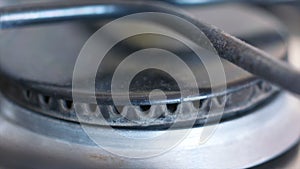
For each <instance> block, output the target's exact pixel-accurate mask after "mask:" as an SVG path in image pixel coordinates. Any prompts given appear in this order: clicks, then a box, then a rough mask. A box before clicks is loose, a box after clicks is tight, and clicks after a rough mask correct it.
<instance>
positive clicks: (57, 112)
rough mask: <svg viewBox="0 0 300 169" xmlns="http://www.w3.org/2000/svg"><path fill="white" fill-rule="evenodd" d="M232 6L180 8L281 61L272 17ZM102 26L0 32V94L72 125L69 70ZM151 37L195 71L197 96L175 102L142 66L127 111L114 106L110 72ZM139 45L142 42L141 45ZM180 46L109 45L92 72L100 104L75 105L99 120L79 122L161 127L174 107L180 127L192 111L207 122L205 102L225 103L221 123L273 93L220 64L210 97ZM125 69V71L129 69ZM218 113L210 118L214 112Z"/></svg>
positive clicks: (173, 91) (169, 86) (170, 89)
mask: <svg viewBox="0 0 300 169" xmlns="http://www.w3.org/2000/svg"><path fill="white" fill-rule="evenodd" d="M233 8H234V7H231V6H221V7H205V8H201V7H200V8H199V7H197V8H194V7H192V8H191V7H187V8H186V10H187V11H189V12H191V13H192V14H193V15H196V16H199V18H201V19H202V20H204V21H205V22H207V23H211V24H214V25H216V26H217V27H219V28H221V29H223V30H225V31H226V32H228V33H230V34H232V35H234V36H236V37H238V38H240V39H242V40H244V41H246V42H248V43H250V44H252V45H254V46H256V47H258V48H260V49H263V50H264V51H266V52H268V53H270V54H271V55H272V56H274V57H276V58H278V59H282V60H284V59H286V54H287V47H286V37H285V36H284V33H283V32H284V31H283V30H281V27H282V26H281V25H280V24H278V22H277V20H275V19H273V18H272V17H270V15H268V14H266V13H263V12H261V11H259V10H257V9H254V8H248V7H241V8H239V9H235V8H234V10H233ZM253 11H256V12H253ZM234 16H239V17H234ZM219 18H222V20H220V19H219ZM233 22H235V23H240V26H239V27H235V26H232V25H233V24H231V23H233ZM249 23H251V24H249ZM101 24H103V23H95V22H93V23H91V22H84V23H82V22H81V23H61V24H56V25H43V26H35V27H27V28H22V29H14V30H5V31H4V32H3V34H4V35H3V36H5V37H8V38H9V40H7V41H5V42H2V45H1V48H0V50H1V56H2V57H1V58H0V59H1V61H0V70H1V91H2V92H3V94H4V95H5V97H7V98H9V99H10V100H11V101H13V102H15V103H16V104H18V105H20V106H22V107H25V108H27V109H30V110H32V111H35V112H37V113H42V114H45V115H48V116H51V117H55V118H59V119H64V120H69V121H74V122H77V121H78V119H77V117H76V113H75V110H74V103H73V100H72V75H73V70H74V65H75V62H76V59H77V56H78V54H79V52H80V49H81V48H82V46H83V45H84V43H85V42H86V41H87V39H88V38H89V37H90V36H91V35H92V34H93V33H94V32H95V31H96V30H97V29H98V28H100V26H99V25H101ZM3 39H4V38H3ZM153 40H156V42H158V43H156V44H155V45H157V46H161V45H163V46H165V47H166V48H168V49H170V50H171V51H175V52H177V53H179V54H181V55H182V57H183V58H185V60H186V62H187V64H189V65H190V66H191V69H197V70H198V73H199V74H198V76H199V77H201V78H199V79H201V82H200V84H201V85H200V88H199V89H197V90H199V91H200V95H199V96H194V97H192V98H189V101H182V100H183V99H182V96H181V95H180V91H179V87H178V85H177V84H176V82H175V81H174V79H173V78H172V77H171V76H170V75H169V74H167V73H165V72H163V71H159V70H156V69H147V70H145V71H142V72H140V73H138V74H137V75H136V76H135V78H134V79H133V81H132V82H131V85H130V99H131V101H132V103H133V105H134V106H129V105H114V104H113V103H112V100H111V96H110V92H111V88H110V84H111V80H112V75H113V73H114V70H115V68H116V67H117V65H118V63H120V62H121V61H122V58H124V57H126V56H127V55H128V54H130V53H132V52H134V51H137V50H140V49H143V48H147V47H153V45H154V44H153V43H152V41H153ZM140 42H143V43H142V44H143V45H141V43H140ZM159 42H160V43H159ZM166 42H169V43H166ZM165 44H168V45H165ZM155 45H154V46H155ZM181 45H182V44H180V43H178V42H174V41H172V39H168V38H167V37H161V36H160V37H156V36H155V35H144V36H134V37H131V38H128V39H127V40H124V41H122V42H121V43H119V44H118V45H116V46H115V47H114V50H113V51H114V52H111V53H109V55H110V57H108V59H106V60H105V63H103V64H101V66H104V69H101V70H102V71H101V72H98V74H97V77H96V81H95V86H96V95H97V99H98V101H99V105H98V106H97V105H96V104H92V103H89V102H83V103H80V105H79V106H81V107H82V108H83V110H84V111H87V112H95V111H96V110H97V109H100V110H101V113H103V116H104V118H105V119H98V118H91V117H90V115H88V117H86V119H84V120H83V122H85V123H90V124H100V125H104V124H105V123H103V120H105V121H106V122H108V124H109V125H111V126H115V127H133V128H139V127H147V128H149V127H150V128H151V127H154V128H157V127H158V128H160V127H166V126H168V125H171V124H172V123H173V122H174V121H173V120H174V116H175V115H176V111H177V110H178V109H179V107H180V108H183V110H184V112H185V113H186V116H184V117H183V118H182V119H180V121H181V122H183V123H184V122H187V121H190V120H194V119H191V117H192V116H190V115H191V114H195V113H196V114H197V119H196V125H201V124H203V123H204V121H205V120H206V119H207V113H206V112H207V111H208V110H209V109H210V107H211V105H214V106H216V107H218V106H225V107H224V114H223V119H232V118H235V117H238V116H239V115H241V114H245V113H247V112H249V110H250V109H252V108H254V107H255V106H257V105H260V104H262V103H264V102H265V101H266V100H268V99H269V98H271V97H272V96H274V94H275V93H277V92H278V89H277V88H276V87H275V86H273V85H271V84H270V83H268V82H266V81H263V80H261V79H259V78H257V77H254V76H252V75H251V74H249V73H248V72H245V71H243V70H242V69H240V68H238V67H236V66H234V65H233V64H231V63H229V62H228V61H225V60H222V63H223V65H224V70H225V74H226V80H227V84H226V85H227V90H226V91H225V92H224V91H222V92H220V93H217V94H214V95H212V94H211V89H210V84H209V78H208V75H207V72H206V70H205V68H204V66H203V65H202V64H201V63H199V62H197V61H195V60H193V59H189V58H190V55H192V54H191V53H190V52H189V51H187V50H185V49H184V48H182V46H181ZM12 46H14V47H13V48H12ZM16 48H17V50H16ZM168 64H172V63H168ZM131 66H134V65H131ZM212 66H214V65H212ZM128 68H129V69H128V73H130V71H131V69H130V66H129V67H128ZM182 81H183V82H184V84H185V87H186V88H187V89H189V87H190V86H189V85H190V82H189V81H185V79H184V76H183V79H182ZM154 89H160V90H162V91H163V92H164V93H165V95H166V98H164V99H158V100H156V101H155V102H151V103H150V101H149V94H150V92H151V91H152V90H154ZM121 95H122V93H121ZM76 104H77V103H76ZM124 112H126V113H127V112H129V113H132V114H137V113H149V112H154V113H155V112H157V113H160V114H161V112H163V113H162V114H163V115H162V116H160V117H159V118H157V119H154V120H142V119H138V118H137V119H135V120H127V119H126V118H124V117H122V115H121V114H122V113H124ZM221 114H222V113H220V112H216V113H215V115H221Z"/></svg>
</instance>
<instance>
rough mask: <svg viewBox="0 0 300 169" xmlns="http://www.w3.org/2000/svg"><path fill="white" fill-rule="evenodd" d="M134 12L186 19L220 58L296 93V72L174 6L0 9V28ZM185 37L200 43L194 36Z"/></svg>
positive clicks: (299, 77)
mask: <svg viewBox="0 0 300 169" xmlns="http://www.w3.org/2000/svg"><path fill="white" fill-rule="evenodd" d="M138 12H164V13H168V14H173V15H176V16H178V17H181V18H183V19H186V20H187V21H189V22H191V23H193V24H194V25H196V26H197V27H198V28H199V29H200V30H202V31H203V32H204V33H205V35H206V36H207V37H208V38H209V39H210V41H211V43H212V44H213V46H214V47H215V48H216V50H217V52H218V53H219V55H220V57H222V58H224V59H226V60H228V61H230V62H232V63H233V64H235V65H237V66H239V67H241V68H243V69H245V70H247V71H248V72H250V73H252V74H254V75H257V76H259V77H261V78H263V79H265V80H267V81H270V82H272V83H274V84H276V85H278V86H280V87H282V88H284V89H286V90H288V91H291V92H294V93H297V94H300V72H298V71H297V70H295V69H294V68H292V67H291V66H290V65H289V64H287V63H285V62H282V61H280V60H276V59H274V58H273V57H271V56H269V55H268V54H267V53H265V52H263V51H261V50H259V49H257V48H255V47H253V46H251V45H249V44H247V43H245V42H243V41H241V40H239V39H237V38H235V37H233V36H231V35H229V34H227V33H225V32H223V31H222V30H220V29H218V28H215V27H213V26H211V25H208V24H205V23H202V22H199V21H198V20H197V19H195V18H193V17H192V16H190V15H188V14H186V13H185V12H184V11H181V10H180V9H178V8H176V7H174V6H169V5H166V4H160V3H157V2H156V3H151V2H147V3H142V2H136V1H126V2H124V1H122V2H120V1H108V2H102V1H101V2H99V1H80V2H55V3H42V4H32V5H21V6H14V7H6V8H1V9H0V29H6V28H13V27H18V26H24V25H32V24H40V23H50V22H57V21H67V20H78V19H90V18H93V19H96V18H100V19H101V18H111V17H118V16H122V15H126V14H133V13H138ZM174 29H176V28H174ZM178 31H181V33H183V34H184V32H182V31H187V30H178ZM189 38H191V40H193V41H194V42H196V43H197V42H199V43H198V44H200V41H199V38H198V36H197V35H195V36H193V37H189Z"/></svg>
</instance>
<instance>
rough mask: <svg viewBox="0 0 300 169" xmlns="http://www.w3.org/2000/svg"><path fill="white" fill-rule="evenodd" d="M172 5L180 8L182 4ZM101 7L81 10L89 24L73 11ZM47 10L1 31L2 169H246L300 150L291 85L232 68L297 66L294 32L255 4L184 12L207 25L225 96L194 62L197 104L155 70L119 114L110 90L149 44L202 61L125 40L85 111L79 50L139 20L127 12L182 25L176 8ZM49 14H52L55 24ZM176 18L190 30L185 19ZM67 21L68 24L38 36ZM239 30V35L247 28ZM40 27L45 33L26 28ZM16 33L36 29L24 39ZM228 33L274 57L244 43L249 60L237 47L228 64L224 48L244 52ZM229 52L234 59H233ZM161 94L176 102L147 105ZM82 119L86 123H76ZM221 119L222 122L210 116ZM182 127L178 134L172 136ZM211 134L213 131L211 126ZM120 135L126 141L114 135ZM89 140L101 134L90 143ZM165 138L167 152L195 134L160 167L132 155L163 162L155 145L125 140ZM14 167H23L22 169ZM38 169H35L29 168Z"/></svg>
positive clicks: (9, 14) (11, 16)
mask: <svg viewBox="0 0 300 169" xmlns="http://www.w3.org/2000/svg"><path fill="white" fill-rule="evenodd" d="M167 2H170V3H171V4H172V3H173V4H177V5H178V4H180V3H177V1H167ZM157 3H158V2H157ZM102 5H103V6H105V7H108V6H110V7H111V8H109V9H111V11H110V12H109V11H107V12H106V13H101V12H98V13H97V12H96V13H94V14H88V13H84V12H89V10H81V12H82V11H83V13H82V14H80V12H78V14H77V13H76V12H75V13H76V14H75V13H72V10H74V11H76V10H77V11H78V9H77V8H81V7H87V8H92V7H95V8H97V9H98V8H99V9H100V7H101V6H102ZM42 6H43V5H41V7H40V6H39V5H37V6H34V5H33V6H26V5H25V6H23V7H22V8H18V7H8V8H5V10H2V11H3V12H0V13H1V15H0V23H1V24H0V28H3V30H2V31H1V36H2V38H3V39H8V40H5V41H0V51H1V57H0V91H1V95H0V125H1V130H0V137H1V138H3V139H1V140H0V151H1V152H3V153H1V154H0V157H1V158H0V164H1V165H3V166H5V167H9V168H20V167H22V168H24V167H25V168H41V167H42V168H99V167H106V168H129V167H130V168H141V167H142V168H184V167H187V166H189V167H192V168H245V167H252V166H255V165H257V164H260V163H263V162H265V161H267V160H270V159H272V158H274V157H276V156H278V155H280V154H281V153H283V152H285V151H286V150H288V149H289V148H290V147H292V146H293V145H295V144H296V143H297V141H298V140H299V133H300V124H299V123H298V121H299V120H300V114H299V113H298V112H297V111H298V110H299V105H300V104H299V100H298V99H297V98H295V97H293V96H291V95H290V94H288V93H286V92H284V91H282V90H281V88H280V87H282V86H283V87H285V88H287V85H285V83H282V82H281V81H276V80H270V79H272V77H270V78H265V76H262V78H260V77H258V76H255V75H253V74H251V73H249V72H247V71H245V70H243V69H241V68H240V67H238V66H236V65H235V64H237V65H239V66H240V65H242V64H243V63H244V64H245V65H246V66H245V67H243V68H245V69H246V70H248V71H250V72H252V73H253V72H254V73H256V70H253V69H254V68H253V67H255V64H254V63H253V64H252V67H251V65H250V64H248V60H247V59H244V60H243V59H239V61H232V59H231V57H232V58H236V57H238V56H234V54H236V52H237V51H238V52H240V53H241V55H245V56H248V55H249V56H250V58H251V57H252V56H253V55H254V54H258V55H259V56H260V55H263V56H265V55H267V56H269V55H270V56H272V57H273V58H275V59H276V60H281V62H280V63H283V62H286V61H287V58H288V56H287V53H288V52H287V51H288V45H287V41H288V36H287V32H286V30H285V28H284V26H283V25H282V24H281V23H280V21H278V20H277V19H276V18H274V17H273V16H272V15H270V14H269V13H267V12H266V11H264V10H262V9H260V8H258V7H254V6H250V5H246V4H218V5H212V6H180V8H182V9H183V10H185V11H186V12H187V14H186V15H187V16H188V15H191V16H195V18H197V23H196V21H195V23H196V25H197V26H199V25H200V26H199V27H201V29H203V30H204V33H205V34H207V36H208V38H209V40H211V41H212V43H213V45H214V47H216V50H217V51H218V53H219V54H220V55H221V57H223V58H224V59H221V62H222V64H223V66H224V71H225V72H224V73H225V75H226V84H225V86H227V87H226V90H225V91H224V90H219V91H218V92H212V90H213V89H212V88H213V87H211V86H210V85H211V84H210V83H209V81H210V79H209V75H208V72H206V70H205V65H204V64H201V63H199V62H197V61H195V60H193V59H186V60H185V61H186V63H187V64H188V65H189V66H190V68H191V69H192V70H193V69H195V70H198V74H197V75H198V77H199V78H200V77H201V78H200V79H201V83H200V84H201V85H200V87H199V88H197V90H199V95H194V96H189V97H183V96H182V95H181V93H180V89H179V86H178V85H177V84H176V82H175V80H174V79H173V78H172V77H171V76H170V75H169V74H167V73H165V72H163V71H159V70H157V69H147V70H145V71H142V72H140V73H138V74H136V76H135V77H134V78H133V80H132V82H131V83H130V89H129V90H130V101H131V103H132V105H128V104H118V105H115V104H114V102H113V99H112V96H111V92H112V91H111V90H112V89H111V88H110V87H111V83H112V78H113V73H114V70H115V68H116V66H117V65H118V63H120V62H121V60H122V58H123V57H126V56H127V55H129V54H130V53H133V52H135V51H137V50H141V49H143V48H151V47H153V44H150V43H148V41H151V40H156V44H155V45H156V46H160V45H165V44H166V42H167V44H168V45H165V46H166V48H167V49H169V50H171V51H176V52H177V53H180V54H182V55H183V57H186V58H189V57H190V56H191V55H193V54H192V53H191V52H189V51H186V50H185V49H184V48H182V46H181V45H182V44H180V43H174V42H172V43H171V41H170V39H168V38H166V37H161V36H160V37H156V36H155V35H151V34H149V35H147V36H133V37H130V38H128V39H126V40H125V41H124V42H122V43H119V44H117V45H116V46H115V47H114V52H113V53H111V54H110V55H111V56H110V57H109V58H110V59H106V60H105V63H104V64H102V66H103V65H104V67H105V68H104V69H102V70H101V71H98V72H97V76H96V79H95V98H96V100H97V104H96V103H94V102H91V101H89V100H88V99H85V100H83V101H82V102H80V103H78V102H76V101H75V100H73V97H74V93H73V92H74V91H72V89H73V88H72V87H73V86H72V82H73V81H72V80H74V79H73V73H74V72H73V71H74V67H75V64H76V61H77V59H78V53H79V52H80V49H81V48H82V46H84V44H85V42H86V41H87V40H88V39H89V38H90V37H91V36H92V35H93V34H94V32H95V31H97V30H98V29H99V28H101V27H102V26H103V25H105V24H106V23H107V22H108V21H109V20H111V17H112V16H113V17H114V16H115V15H117V16H119V15H121V16H122V15H125V14H128V13H131V12H130V11H127V10H129V9H132V10H133V11H135V12H133V13H137V12H143V11H144V10H146V11H152V10H153V11H158V12H166V13H168V12H170V13H172V14H174V13H175V14H176V15H177V13H176V12H174V9H175V7H174V9H173V7H172V6H170V7H169V6H166V7H164V4H163V5H162V7H160V5H156V4H155V3H154V4H153V5H152V3H149V5H146V4H143V3H139V2H134V1H132V2H130V1H129V2H119V1H117V2H108V3H103V2H93V1H89V2H72V3H61V4H60V3H57V4H54V3H53V4H48V6H45V7H42ZM48 7H49V9H48ZM140 7H144V8H140ZM152 8H153V9H152ZM62 9H65V10H66V11H65V13H60V12H59V11H60V10H62ZM39 10H41V11H43V10H45V11H46V13H43V15H42V14H37V13H35V12H38V11H39ZM47 10H49V11H50V12H49V11H48V13H47ZM0 11H1V10H0ZM28 11H31V12H32V13H30V12H29V13H27V12H28ZM53 11H54V13H52V12H53ZM94 11H97V10H94ZM115 11H119V12H115ZM55 12H57V13H56V14H57V15H55ZM68 12H69V13H68ZM70 12H71V13H70ZM44 14H48V15H49V16H46V15H44ZM50 15H51V17H50ZM60 15H61V16H60ZM98 15H99V16H101V17H102V16H103V18H102V20H100V21H99V20H95V19H96V17H97V16H98ZM178 15H180V16H181V17H183V18H185V19H190V18H189V17H187V16H186V15H185V14H182V15H181V14H180V13H179V14H178ZM236 16H238V17H236ZM39 17H40V18H39ZM198 18H199V19H198ZM220 18H221V19H220ZM78 19H79V21H77V20H78ZM91 19H92V20H91ZM65 20H67V21H69V22H59V23H56V22H55V24H40V23H47V22H52V21H65ZM190 20H191V21H193V20H192V19H190ZM198 21H201V22H202V21H204V22H206V23H210V24H212V25H215V26H217V27H218V29H216V28H213V29H212V30H210V29H208V28H210V27H208V26H207V27H206V25H205V24H203V25H201V23H199V24H198ZM235 23H239V24H238V26H235V25H236V24H235ZM249 23H251V24H249ZM32 24H37V25H34V26H27V25H32ZM139 24H145V23H139ZM17 26H26V27H20V28H14V27H17ZM154 26H157V25H155V24H154ZM5 28H12V29H5ZM219 29H221V30H224V31H225V32H228V33H229V34H230V35H233V36H234V37H237V38H238V39H241V40H243V41H245V42H246V43H248V44H250V45H252V46H255V47H257V48H258V49H260V50H262V51H264V52H266V53H261V52H260V51H259V50H256V49H252V47H251V46H247V44H245V43H244V42H243V43H241V46H240V48H237V49H235V48H233V47H231V46H229V47H228V49H226V50H225V49H224V52H223V53H222V51H220V50H221V48H222V49H223V48H224V47H223V46H222V45H225V46H226V45H227V44H229V45H232V44H235V41H234V40H236V41H237V43H239V41H238V40H237V39H235V38H233V37H231V36H230V35H227V34H225V33H224V32H222V33H223V35H224V36H219V34H218V31H219ZM216 30H218V31H216ZM216 32H217V33H216ZM75 35H76V36H75ZM213 35H214V36H216V37H214V36H213ZM218 38H219V39H218ZM231 38H232V39H233V40H232V39H231ZM220 39H225V40H227V41H226V43H224V44H222V43H223V42H218V41H220ZM149 44H150V45H149ZM124 45H125V47H124ZM248 48H249V49H248ZM236 50H237V51H236ZM249 50H250V51H249ZM252 50H253V51H252ZM226 52H227V53H226ZM230 52H231V53H232V55H233V56H228V53H230ZM255 52H256V53H255ZM123 55H126V56H123ZM162 57H163V56H162ZM264 59H265V58H264V57H262V59H261V63H264V61H265V60H264ZM228 60H229V61H232V62H233V63H234V64H233V63H230V62H229V61H228ZM271 60H272V59H271ZM259 61H260V60H259V59H258V60H255V63H257V64H258V65H260V66H261V64H260V62H259ZM237 62H238V63H237ZM276 63H277V62H276ZM168 64H170V65H172V64H174V65H175V62H174V63H173V62H172V61H170V63H168ZM107 65H109V66H107ZM249 65H250V66H249ZM131 66H132V67H134V66H135V65H131ZM210 66H211V67H217V66H218V64H216V63H211V65H210ZM247 66H248V67H247ZM280 68H281V67H280ZM259 69H261V68H259ZM252 70H253V71H252ZM132 71H134V70H132V69H130V66H129V67H128V69H126V72H123V73H124V74H133V72H132ZM179 72H180V71H179ZM269 72H271V73H270V74H272V73H273V72H272V70H270V71H268V69H266V74H264V73H261V74H263V75H267V74H268V73H269ZM261 74H259V75H261ZM272 75H273V74H272ZM179 76H180V77H183V79H181V81H182V82H184V84H185V86H184V87H186V88H187V89H191V88H192V87H191V85H190V84H191V83H192V82H191V81H187V80H186V79H185V78H184V74H183V73H182V74H180V75H179ZM265 79H267V80H265ZM273 82H275V84H274V83H273ZM278 84H279V87H278ZM154 89H158V90H160V91H163V92H164V94H165V96H166V97H165V98H156V100H154V101H153V100H150V96H149V95H150V93H151V91H153V90H154ZM191 90H192V89H191ZM291 90H293V89H291ZM295 90H296V89H295ZM81 92H82V93H81V94H82V95H83V96H89V93H85V91H81ZM123 95H126V93H120V99H122V96H123ZM75 107H76V108H77V109H76V108H75ZM78 108H79V109H80V110H82V111H79V112H78V111H77V110H78ZM211 109H215V110H213V111H212V113H208V112H209V111H211ZM99 110H100V111H101V114H102V115H101V116H100V117H99V116H98V114H97V111H99ZM179 111H183V112H184V115H182V116H178V114H179ZM149 113H152V114H155V115H154V117H155V118H139V117H138V115H139V114H149ZM124 114H130V115H131V117H133V118H130V119H128V118H127V117H126V116H123V115H124ZM212 117H213V118H212ZM218 118H220V123H219V124H218V128H217V129H216V131H215V132H214V133H213V135H212V136H211V137H210V138H209V139H208V140H207V141H206V142H205V143H200V141H199V135H201V134H202V133H203V131H205V130H206V129H208V130H209V129H210V128H211V126H214V120H216V119H218ZM210 120H211V121H210ZM190 122H194V123H193V125H192V126H190V128H188V127H187V125H186V124H190ZM174 123H178V124H179V125H176V128H171V126H172V125H173V124H174ZM210 123H212V125H207V124H210ZM110 127H112V129H114V131H117V133H119V134H120V135H122V136H124V137H117V136H115V135H114V134H111V133H112V130H111V128H110ZM290 128H293V129H294V130H290ZM87 129H89V130H88V131H91V132H90V133H89V132H87ZM166 131H168V132H170V133H171V134H170V136H169V137H166V140H165V141H163V142H162V143H161V144H168V142H172V141H173V140H174V139H176V137H175V135H176V133H185V132H186V133H188V134H187V135H186V137H185V138H184V139H183V140H182V142H180V144H178V145H176V147H174V148H173V149H170V150H169V151H166V152H164V153H163V154H160V155H157V156H151V157H149V158H148V156H147V155H145V157H147V158H140V159H138V160H136V159H135V158H128V157H126V156H125V155H124V154H126V155H127V154H130V152H131V151H132V152H133V151H134V153H137V154H141V155H142V156H143V155H144V154H147V153H148V152H151V151H153V150H152V149H151V146H153V145H152V143H151V145H150V144H148V143H147V142H145V144H134V142H133V143H131V142H130V141H128V138H125V137H129V138H143V137H144V136H145V137H146V138H152V137H156V136H159V135H163V134H164V133H165V132H166ZM273 131H274V132H273ZM275 131H276V132H275ZM97 134H100V135H101V136H103V137H101V141H100V142H101V143H103V145H105V146H102V145H101V144H100V145H99V143H98V142H97V140H96V139H94V138H93V137H92V136H93V135H97ZM143 139H145V138H143ZM133 145H134V146H133ZM148 145H149V147H148ZM99 146H100V147H99ZM154 147H155V146H154ZM110 150H112V153H111V152H110ZM114 152H120V154H115V153H114ZM122 153H124V154H122ZM134 153H132V154H134ZM124 156H125V157H124ZM130 157H131V156H130ZM143 157H144V156H143ZM138 158H139V157H138ZM11 159H18V162H13V161H12V160H11ZM174 159H176V161H174ZM237 159H238V160H237ZM33 160H34V161H35V162H34V163H31V162H30V163H29V162H28V161H33ZM191 162H192V164H191ZM145 164H146V165H145Z"/></svg>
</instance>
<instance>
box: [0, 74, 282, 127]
mask: <svg viewBox="0 0 300 169" xmlns="http://www.w3.org/2000/svg"><path fill="white" fill-rule="evenodd" d="M278 91H279V89H278V88H277V87H276V86H273V85H271V84H270V83H268V82H266V81H263V80H255V81H253V82H252V83H249V84H247V85H244V86H242V87H239V88H233V89H232V90H231V89H228V90H227V91H226V92H225V93H220V94H219V95H208V96H207V97H206V98H204V99H200V100H195V101H189V102H181V103H174V104H155V105H136V106H126V105H121V106H115V105H99V106H97V105H96V104H90V103H73V101H72V100H67V99H64V98H56V97H50V96H46V95H43V94H42V93H40V92H38V91H36V90H29V89H25V88H23V87H21V86H20V85H11V84H10V85H7V86H6V90H3V91H2V92H3V94H4V95H5V96H6V97H8V98H9V99H10V100H12V101H13V102H15V103H17V104H19V105H20V106H22V107H25V108H27V109H30V110H33V111H35V112H38V113H41V114H44V115H48V116H52V117H55V118H59V119H63V120H68V121H73V122H83V123H88V124H96V125H110V126H116V127H151V126H160V125H163V126H168V125H171V124H173V123H174V122H175V120H176V121H177V122H183V123H184V122H189V121H196V123H195V124H196V125H201V124H203V123H204V120H206V119H207V118H208V114H207V113H208V110H216V111H213V113H210V114H209V116H219V115H223V117H224V118H226V117H233V116H235V115H237V114H240V113H245V112H246V111H247V110H249V109H251V108H253V107H255V106H257V105H258V104H261V103H263V102H264V101H265V100H266V99H268V98H270V97H271V96H273V94H275V93H277V92H278ZM20 93H22V94H21V95H20ZM75 106H77V107H76V108H77V109H76V110H77V112H75V108H74V107H75ZM222 108H224V114H223V113H222V112H220V111H218V109H222ZM99 110H100V112H101V115H100V114H99V113H97V112H99ZM179 110H181V112H179ZM76 113H78V114H76ZM147 114H152V116H151V117H148V116H147ZM195 114H196V116H195ZM77 115H80V117H81V118H80V119H81V120H80V121H79V120H78V118H77ZM141 115H142V117H143V118H141ZM145 117H146V118H145ZM154 117H155V118H154ZM195 117H196V119H195Z"/></svg>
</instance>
